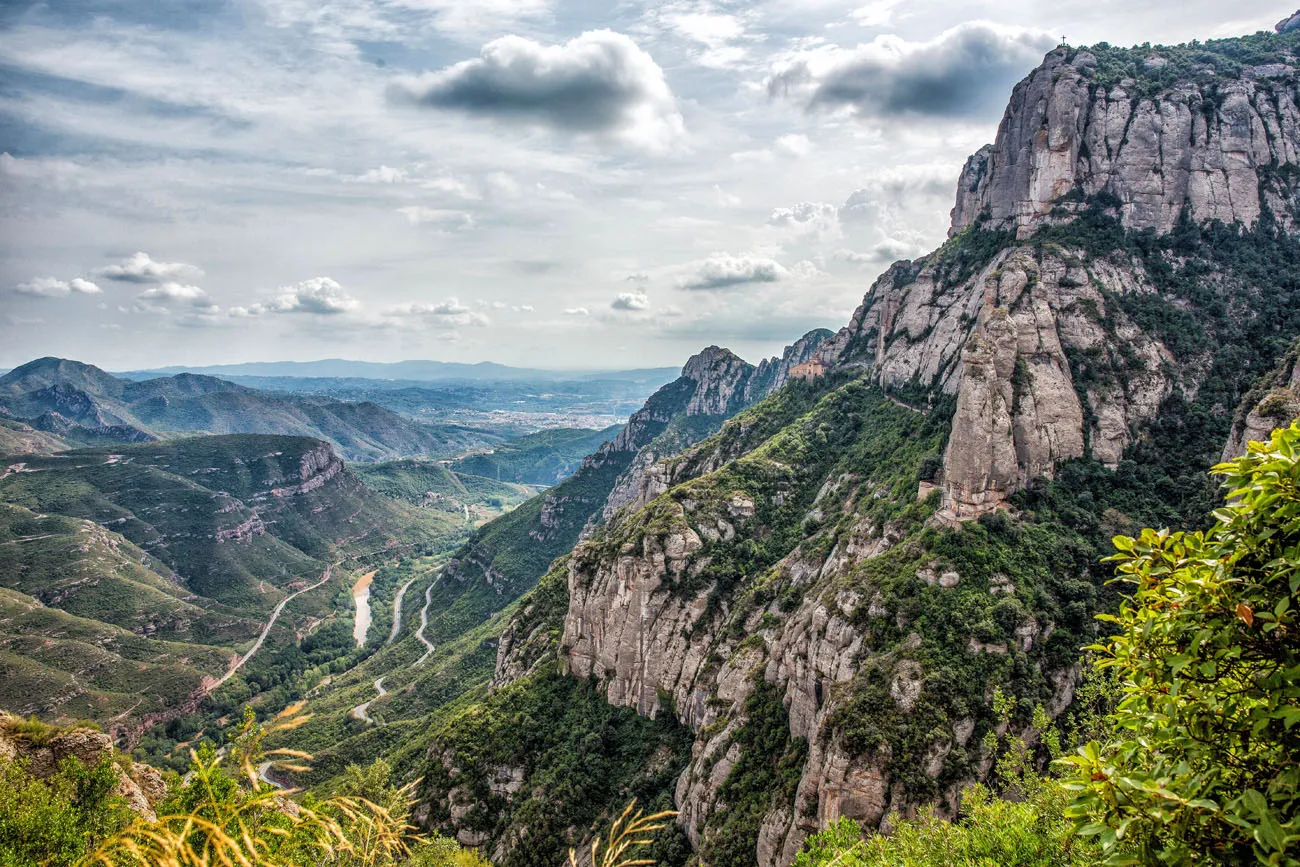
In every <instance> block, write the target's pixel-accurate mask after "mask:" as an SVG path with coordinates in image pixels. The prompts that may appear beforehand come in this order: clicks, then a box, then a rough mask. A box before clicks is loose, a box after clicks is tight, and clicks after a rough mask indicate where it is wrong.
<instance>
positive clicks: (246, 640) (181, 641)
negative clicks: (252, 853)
mask: <svg viewBox="0 0 1300 867" xmlns="http://www.w3.org/2000/svg"><path fill="white" fill-rule="evenodd" d="M8 461H9V464H8V469H7V470H6V471H5V473H4V474H3V476H2V477H0V586H4V587H6V588H8V590H7V592H9V593H10V594H11V595H10V596H9V597H7V603H6V604H7V613H6V618H5V620H4V623H3V624H0V636H3V638H0V640H2V641H3V642H4V648H5V654H6V656H5V664H4V672H3V673H4V675H5V677H4V679H5V680H6V681H7V682H8V683H9V684H10V685H11V687H10V688H11V689H12V690H14V691H15V692H14V695H13V696H12V698H13V700H14V702H16V703H6V704H5V705H4V706H5V707H12V708H17V707H19V706H20V705H21V707H22V708H23V709H24V712H28V713H30V712H36V713H39V714H42V715H47V716H52V717H58V718H68V717H72V718H76V717H88V718H92V719H107V718H109V717H116V716H118V715H119V714H120V715H122V718H123V719H126V718H128V717H129V718H130V719H132V720H135V719H141V718H143V717H144V716H145V714H147V713H153V712H154V711H158V710H166V709H168V708H177V707H179V706H180V705H181V704H182V703H183V702H184V700H185V699H186V698H187V697H188V696H191V695H192V694H193V693H194V692H195V690H196V689H197V688H198V687H199V684H200V678H201V676H208V677H211V678H215V677H217V676H219V675H221V674H222V673H223V672H225V671H226V669H227V667H228V666H229V665H230V664H231V663H232V662H233V661H234V659H235V658H236V652H240V653H242V652H245V651H247V650H248V649H249V648H250V645H251V644H252V642H253V639H254V638H256V637H257V636H258V635H259V633H260V632H261V631H262V628H263V626H264V625H265V623H266V621H267V620H268V618H270V617H271V615H272V614H273V613H274V612H275V610H276V608H277V606H278V604H279V603H281V602H283V601H285V600H286V599H288V598H289V596H290V595H291V594H297V592H298V591H300V590H304V589H305V588H307V587H309V586H312V585H314V584H316V583H317V582H319V581H320V579H321V578H322V576H323V575H324V574H325V572H326V569H327V567H329V566H330V565H331V564H335V565H336V566H337V567H338V568H337V571H336V572H335V573H333V576H334V577H333V579H332V581H330V582H326V584H325V585H324V586H322V587H321V588H320V589H319V590H315V591H313V592H310V593H304V594H303V595H301V596H300V597H298V598H295V599H294V601H293V602H292V605H291V606H290V607H289V609H288V610H286V611H285V612H284V616H283V617H281V618H280V619H278V620H277V621H276V625H275V627H274V629H272V630H271V631H270V632H269V634H268V635H267V642H266V645H265V647H264V648H262V649H261V650H260V652H259V654H258V656H257V658H255V659H253V660H251V661H250V662H249V664H248V666H247V667H246V668H245V669H244V670H242V671H241V673H240V677H239V678H236V680H235V681H232V682H231V686H230V687H227V691H229V690H230V689H235V693H234V695H241V694H242V695H243V696H244V697H245V698H247V697H249V695H250V692H249V689H248V687H247V686H245V684H248V685H252V684H256V688H255V689H254V690H253V693H256V692H258V691H262V690H264V689H268V688H270V687H271V686H273V685H276V684H279V683H281V682H285V681H290V680H292V679H293V678H294V677H296V676H297V674H298V673H301V671H302V670H304V669H305V667H309V666H310V665H314V664H316V663H317V662H319V661H320V660H321V659H325V660H331V659H334V658H335V657H338V656H340V655H341V654H345V653H346V652H347V649H348V645H349V644H350V632H351V623H350V621H351V616H352V612H351V599H350V597H348V596H347V595H346V594H345V593H343V587H344V585H345V584H347V583H348V581H347V576H348V573H349V567H353V566H355V567H361V566H364V565H366V564H378V563H381V562H383V561H384V560H387V559H391V558H395V557H400V556H403V555H407V554H410V553H413V552H418V551H423V550H434V551H437V550H442V549H444V548H446V547H449V546H451V545H454V544H455V543H456V542H458V541H459V540H460V539H462V538H463V534H464V533H465V532H466V525H465V521H464V518H463V517H462V516H461V515H460V514H454V515H442V514H439V513H435V512H430V511H427V510H422V509H418V508H416V507H414V506H410V505H407V504H404V503H401V502H398V501H395V500H393V499H390V498H387V497H383V496H380V495H378V494H375V493H373V492H372V491H370V490H369V489H367V488H366V487H365V486H364V485H362V484H361V482H360V481H358V480H357V479H356V478H355V477H353V476H352V475H351V473H349V472H348V471H347V469H346V468H345V467H344V466H343V463H342V462H341V461H340V460H339V459H338V457H337V456H336V455H335V454H334V453H333V451H332V450H331V449H330V447H329V446H328V445H326V444H324V443H321V442H320V441H317V440H310V439H303V438H296V437H277V436H255V435H234V436H224V437H199V438H191V439H183V440H175V441H171V442H167V443H149V444H143V445H122V446H117V447H115V448H113V449H106V448H105V449H84V450H78V451H70V452H63V453H60V454H59V455H56V456H41V455H26V456H19V457H11V458H9V459H8ZM339 594H342V598H339ZM340 608H341V610H340ZM33 618H37V619H40V618H44V621H45V622H47V623H48V624H50V630H49V631H47V632H46V633H44V635H45V636H46V639H44V640H43V639H41V638H38V637H37V636H39V635H42V633H41V632H39V631H37V630H35V629H33V624H34V623H35V622H36V621H35V620H34V619H33ZM335 623H337V629H336V628H335V626H334V625H332V624H335ZM56 627H57V628H56ZM304 627H307V628H309V629H313V630H314V633H315V634H314V635H313V636H312V637H311V638H310V639H309V640H308V642H307V643H308V644H309V645H310V646H307V647H305V648H302V647H299V642H300V641H302V639H303V637H304V636H303V632H302V630H303V628H304ZM336 632H338V634H337V636H335V633H336ZM330 636H335V637H333V638H331V637H330ZM313 648H315V649H313ZM322 653H323V654H325V655H324V656H322V655H321V654H322ZM119 657H121V659H127V660H130V661H131V665H129V666H123V665H122V664H121V659H119ZM135 668H138V669H139V672H140V674H139V677H138V678H137V679H136V681H135V682H136V683H137V684H138V685H140V686H142V687H147V689H146V690H145V691H144V692H141V693H138V694H136V695H134V696H133V695H132V692H131V689H130V686H131V684H132V682H133V680H132V675H131V671H132V670H134V669H135ZM47 687H48V688H47ZM236 687H237V688H236ZM18 696H22V700H21V701H18ZM142 697H143V698H142ZM193 712H194V710H193V708H191V709H190V711H189V713H193ZM195 730H197V728H196V729H195ZM175 739H176V740H179V739H180V738H179V737H177V738H175Z"/></svg>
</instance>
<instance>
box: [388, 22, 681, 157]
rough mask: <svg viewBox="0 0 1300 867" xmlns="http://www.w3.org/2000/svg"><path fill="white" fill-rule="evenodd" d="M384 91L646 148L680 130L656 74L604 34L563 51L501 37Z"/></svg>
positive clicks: (627, 46) (635, 52)
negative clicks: (476, 51)
mask: <svg viewBox="0 0 1300 867" xmlns="http://www.w3.org/2000/svg"><path fill="white" fill-rule="evenodd" d="M388 92H389V97H390V99H392V100H394V101H395V102H398V103H408V104H413V105H419V106H425V107H429V108H437V109H450V110H456V111H461V112H464V113H466V114H469V115H473V116H477V117H485V118H492V119H495V120H499V121H503V122H523V123H528V124H534V125H540V126H545V127H549V128H551V129H557V130H563V131H567V132H572V133H577V134H585V135H596V136H604V137H612V138H617V139H620V140H623V141H626V142H628V143H630V144H633V145H636V146H639V147H645V148H649V149H653V150H661V149H664V148H666V147H669V146H671V145H673V144H675V143H676V142H677V140H678V139H680V138H681V137H682V135H683V134H684V132H685V126H684V124H683V121H682V116H681V113H680V112H679V111H678V109H677V99H676V97H675V96H674V95H673V92H672V90H671V89H670V88H669V87H668V82H667V80H666V79H665V78H664V72H663V70H662V69H660V68H659V65H658V64H657V63H655V61H654V59H653V58H652V57H651V56H650V55H649V54H647V53H646V52H645V51H643V50H642V49H641V48H639V47H638V46H637V44H636V43H635V42H633V41H632V40H631V39H630V38H629V37H627V36H625V35H624V34H622V33H615V32H614V31H612V30H592V31H588V32H586V33H583V34H582V35H580V36H577V37H575V38H573V39H570V40H569V41H568V42H566V43H564V44H563V45H543V44H541V43H539V42H535V41H533V40H531V39H526V38H524V37H522V36H503V37H501V38H500V39H495V40H493V41H491V42H489V43H487V44H486V45H484V46H483V49H482V52H481V54H480V56H479V57H477V58H475V59H473V60H465V61H461V62H460V63H457V64H454V65H452V66H449V67H446V68H445V69H442V70H439V71H438V72H429V73H425V74H424V75H421V76H401V77H399V78H397V79H395V80H394V81H393V83H392V84H391V86H390V87H389V91H388Z"/></svg>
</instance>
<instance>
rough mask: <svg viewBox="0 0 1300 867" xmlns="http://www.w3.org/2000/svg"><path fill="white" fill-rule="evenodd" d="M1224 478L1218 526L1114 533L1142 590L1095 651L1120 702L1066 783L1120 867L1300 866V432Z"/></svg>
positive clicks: (1124, 569) (1082, 818) (1125, 576)
mask: <svg viewBox="0 0 1300 867" xmlns="http://www.w3.org/2000/svg"><path fill="white" fill-rule="evenodd" d="M1213 472H1214V474H1215V475H1218V476H1222V477H1223V479H1224V486H1225V488H1226V489H1227V490H1228V504H1227V505H1226V506H1224V507H1223V508H1220V509H1218V510H1216V511H1215V513H1214V517H1215V524H1214V525H1213V526H1212V527H1211V528H1210V529H1209V530H1207V531H1205V532H1196V533H1176V532H1169V531H1168V530H1160V531H1156V530H1150V529H1148V530H1144V531H1143V532H1142V534H1141V535H1140V536H1139V537H1138V538H1136V539H1134V538H1128V537H1122V536H1121V537H1116V539H1115V547H1116V548H1117V549H1118V552H1119V553H1117V554H1115V555H1114V556H1113V557H1111V558H1110V559H1111V561H1113V562H1115V563H1117V564H1118V566H1117V571H1118V573H1119V580H1121V581H1124V582H1128V583H1130V584H1131V585H1132V586H1133V587H1134V592H1133V596H1132V597H1131V598H1129V599H1127V600H1125V601H1124V602H1123V603H1122V604H1121V606H1120V609H1119V612H1118V614H1116V615H1114V616H1113V617H1108V618H1107V619H1111V620H1113V622H1114V623H1115V624H1116V625H1117V626H1118V630H1119V631H1118V634H1117V635H1116V636H1115V637H1114V638H1113V639H1111V640H1110V641H1109V642H1107V643H1105V644H1102V645H1099V646H1097V647H1095V648H1094V649H1095V650H1096V651H1097V652H1098V653H1100V654H1102V658H1101V660H1100V662H1099V664H1100V665H1102V666H1105V667H1107V668H1110V669H1112V670H1114V671H1115V672H1116V673H1117V674H1118V676H1119V681H1120V682H1121V683H1122V684H1123V687H1122V700H1121V701H1120V703H1119V705H1118V707H1117V709H1116V710H1115V712H1114V714H1113V715H1112V722H1113V723H1114V726H1115V727H1114V729H1113V731H1114V735H1113V737H1112V738H1110V739H1108V740H1107V741H1106V742H1104V743H1101V744H1098V743H1095V742H1094V743H1090V744H1088V745H1087V746H1086V747H1084V748H1083V749H1081V750H1080V751H1079V754H1078V755H1076V756H1073V757H1071V758H1069V759H1068V760H1067V761H1069V762H1070V763H1072V765H1073V776H1072V778H1071V779H1070V780H1068V781H1067V787H1068V788H1069V789H1071V790H1072V791H1073V792H1074V800H1073V803H1072V804H1071V806H1070V807H1069V809H1068V813H1069V815H1070V816H1071V817H1072V818H1073V819H1074V820H1075V821H1076V822H1077V823H1078V825H1079V827H1080V831H1081V833H1082V834H1083V835H1085V836H1087V837H1093V838H1096V839H1097V840H1098V841H1099V842H1100V843H1101V845H1102V847H1103V849H1104V850H1105V851H1106V852H1107V854H1109V855H1111V856H1112V861H1114V862H1116V863H1118V862H1120V861H1121V860H1122V858H1121V857H1120V856H1119V855H1118V852H1119V850H1120V849H1121V848H1134V849H1135V850H1136V853H1137V858H1138V859H1139V860H1140V861H1142V862H1143V863H1164V864H1172V865H1190V864H1225V863H1235V864H1241V863H1251V862H1258V863H1261V864H1286V865H1295V864H1300V726H1297V723H1300V622H1298V619H1297V617H1298V613H1300V424H1292V426H1291V427H1290V428H1289V429H1284V430H1280V431H1277V432H1275V433H1274V434H1273V436H1272V440H1271V442H1268V443H1252V444H1251V445H1250V451H1249V452H1248V453H1247V454H1246V455H1245V456H1243V457H1241V458H1238V459H1237V460H1234V461H1230V462H1228V463H1225V464H1220V465H1219V466H1217V467H1215V468H1214V470H1213Z"/></svg>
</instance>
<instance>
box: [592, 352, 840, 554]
mask: <svg viewBox="0 0 1300 867" xmlns="http://www.w3.org/2000/svg"><path fill="white" fill-rule="evenodd" d="M830 336H831V332H830V331H827V330H826V329H824V328H819V329H816V330H814V331H810V332H808V333H807V334H805V335H804V336H803V337H801V338H799V339H798V340H796V341H795V342H794V343H792V344H790V345H789V346H787V347H786V348H785V351H784V352H782V353H781V357H780V358H766V359H764V360H763V361H762V362H760V363H759V365H758V367H754V366H752V365H750V364H748V363H746V362H744V361H742V360H741V359H740V358H738V357H737V356H736V355H735V354H734V353H733V352H731V351H730V350H727V349H722V348H720V347H717V346H710V347H708V348H707V349H705V350H704V351H703V352H700V353H698V354H697V355H694V356H692V357H691V359H690V360H689V361H687V362H686V366H685V367H684V368H682V376H683V377H685V378H687V379H691V380H693V381H695V382H697V383H699V384H698V385H697V386H696V388H695V393H694V394H693V395H692V396H691V399H690V401H689V402H688V403H687V405H686V409H685V410H684V413H683V415H684V416H686V417H690V416H713V417H717V418H719V419H722V418H727V417H729V416H731V415H733V414H735V413H736V412H739V411H740V410H741V409H744V408H745V407H747V406H751V405H753V404H755V403H757V402H758V401H760V400H762V399H763V398H764V397H766V396H767V395H769V394H771V393H772V392H773V391H775V390H776V389H778V388H780V387H781V386H783V385H785V383H786V382H787V381H789V379H790V371H791V369H792V368H794V367H797V366H798V365H800V364H803V363H805V362H807V361H808V360H809V359H811V358H813V357H815V356H816V354H817V352H818V350H819V349H820V348H821V345H822V344H823V343H824V342H825V340H826V339H827V338H829V337H830ZM632 418H633V420H636V418H637V416H636V415H633V417H632ZM631 424H632V422H629V426H630V425H631ZM693 438H698V434H691V435H690V436H682V435H678V436H666V437H663V438H662V439H652V440H647V441H645V442H644V443H643V444H642V445H640V446H638V448H637V449H636V457H635V458H634V459H633V460H632V464H631V466H629V467H628V469H627V470H626V471H624V472H623V474H622V475H621V476H619V479H618V481H617V482H616V483H615V485H614V489H613V490H612V491H611V492H610V494H609V496H608V498H606V500H605V505H604V507H603V508H602V509H601V513H600V516H599V519H600V520H601V521H608V520H610V519H611V518H612V517H613V516H614V515H615V514H617V512H618V511H619V510H620V509H623V508H626V507H628V506H630V505H643V504H645V503H648V502H649V501H650V500H652V499H654V498H655V497H657V496H658V495H659V494H661V493H663V492H664V491H666V490H667V489H668V485H669V483H670V481H671V478H670V477H671V471H670V470H669V469H668V468H666V467H664V466H662V465H661V464H659V460H660V459H661V458H663V457H666V456H668V455H672V454H676V453H677V452H680V451H681V450H682V449H684V448H685V447H686V446H688V445H690V443H691V441H692V439H693ZM594 526H595V524H594V523H593V524H589V525H588V526H587V528H586V532H587V533H589V532H590V531H591V530H592V529H593V528H594Z"/></svg>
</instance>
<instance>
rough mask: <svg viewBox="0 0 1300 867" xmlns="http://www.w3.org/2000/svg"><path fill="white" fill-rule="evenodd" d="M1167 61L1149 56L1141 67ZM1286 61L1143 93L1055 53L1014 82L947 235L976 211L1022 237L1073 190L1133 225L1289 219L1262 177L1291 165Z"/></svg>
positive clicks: (1299, 140)
mask: <svg viewBox="0 0 1300 867" xmlns="http://www.w3.org/2000/svg"><path fill="white" fill-rule="evenodd" d="M1164 61H1165V59H1164V58H1160V57H1158V56H1157V55H1152V57H1149V58H1148V59H1147V60H1146V62H1145V69H1146V70H1148V71H1150V70H1158V69H1160V68H1161V67H1162V66H1163V65H1164ZM1294 66H1295V63H1294V58H1292V60H1291V61H1289V62H1287V63H1279V64H1269V65H1265V66H1258V67H1246V68H1245V69H1244V70H1242V71H1241V73H1240V74H1239V75H1232V76H1225V75H1224V74H1222V73H1219V74H1216V73H1215V71H1214V70H1212V69H1210V70H1207V71H1205V72H1203V73H1202V74H1201V75H1200V76H1199V77H1196V78H1190V79H1185V80H1180V81H1178V82H1177V84H1176V86H1174V87H1172V88H1166V89H1164V90H1161V91H1160V92H1159V93H1158V94H1157V95H1155V96H1149V95H1148V94H1149V92H1150V90H1149V89H1148V88H1147V87H1145V86H1144V82H1143V81H1139V80H1134V79H1122V80H1120V81H1118V82H1116V83H1113V84H1111V83H1110V82H1109V81H1103V80H1102V77H1101V75H1099V73H1098V60H1097V57H1096V56H1094V55H1093V54H1092V53H1090V52H1088V51H1087V50H1073V49H1070V48H1065V47H1062V48H1058V49H1056V50H1054V51H1052V52H1051V53H1049V54H1048V55H1047V57H1046V58H1045V59H1044V61H1043V64H1042V65H1041V66H1039V67H1038V69H1036V70H1034V72H1033V73H1031V74H1030V75H1029V77H1027V78H1026V79H1025V80H1024V81H1022V82H1020V84H1018V85H1016V87H1015V90H1014V91H1013V92H1012V96H1011V103H1010V105H1008V106H1007V110H1006V114H1005V115H1004V116H1003V118H1002V123H1001V125H1000V126H999V127H998V134H997V139H996V141H995V142H994V144H993V145H992V146H991V147H986V148H983V149H981V150H980V151H978V152H977V153H976V154H975V155H974V156H972V157H971V158H970V159H969V160H968V161H967V163H966V166H965V168H964V169H963V171H962V174H961V180H960V182H959V184H958V189H957V203H956V206H955V207H954V208H953V211H952V226H951V229H950V230H949V233H950V235H955V234H957V233H958V232H960V231H962V230H963V229H966V228H968V227H969V226H972V225H974V224H975V222H976V220H977V219H979V218H980V217H981V216H984V217H986V218H987V223H986V225H987V226H989V227H990V228H1013V229H1016V230H1017V231H1018V232H1019V234H1020V235H1021V237H1024V236H1025V235H1027V234H1028V233H1029V232H1031V231H1032V230H1033V229H1034V228H1035V227H1036V226H1037V225H1039V224H1040V223H1041V222H1043V221H1044V220H1047V219H1048V218H1049V217H1050V216H1051V214H1052V212H1053V209H1054V208H1055V207H1057V206H1060V205H1062V204H1063V203H1062V202H1061V200H1062V199H1063V198H1064V197H1066V196H1067V195H1068V194H1070V193H1072V192H1073V191H1075V190H1079V191H1081V192H1082V193H1083V194H1084V195H1085V196H1095V195H1097V194H1099V193H1108V194H1110V195H1112V196H1115V197H1117V200H1118V211H1119V216H1120V219H1121V220H1122V221H1123V223H1124V225H1126V226H1128V227H1130V228H1134V229H1145V228H1153V229H1155V230H1156V231H1157V232H1161V233H1163V232H1169V231H1171V230H1172V229H1173V228H1174V226H1175V225H1176V224H1177V222H1178V220H1179V218H1180V216H1181V215H1183V213H1184V212H1186V214H1187V216H1188V217H1189V218H1191V219H1192V220H1193V221H1195V222H1205V221H1209V220H1222V221H1223V222H1225V223H1233V222H1239V223H1241V224H1243V225H1245V226H1254V225H1255V224H1256V223H1257V222H1258V220H1259V217H1260V213H1261V209H1262V207H1263V206H1265V205H1268V206H1270V207H1271V208H1272V209H1273V211H1274V212H1275V213H1276V214H1278V216H1279V217H1281V218H1282V219H1283V220H1284V222H1286V223H1287V224H1290V223H1292V222H1293V221H1294V219H1295V216H1296V208H1295V206H1294V201H1293V193H1294V191H1293V190H1291V189H1290V188H1289V187H1287V186H1285V185H1283V186H1277V185H1274V184H1272V183H1271V178H1272V175H1270V174H1268V173H1267V172H1268V171H1271V169H1270V167H1278V166H1288V165H1295V164H1296V162H1297V149H1298V148H1300V109H1297V101H1298V98H1300V97H1298V91H1297V77H1296V71H1295V69H1294ZM1261 190H1263V194H1262V195H1261ZM1065 206H1066V207H1067V209H1068V203H1065Z"/></svg>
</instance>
